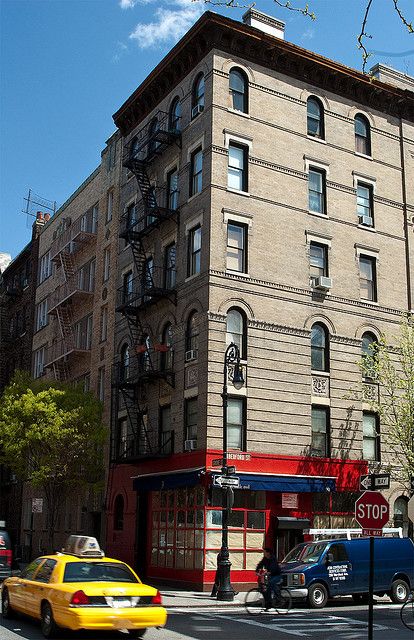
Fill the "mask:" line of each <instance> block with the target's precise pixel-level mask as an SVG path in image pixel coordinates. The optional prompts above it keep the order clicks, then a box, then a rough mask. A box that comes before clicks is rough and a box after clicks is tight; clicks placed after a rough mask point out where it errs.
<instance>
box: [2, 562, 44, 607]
mask: <svg viewBox="0 0 414 640" xmlns="http://www.w3.org/2000/svg"><path fill="white" fill-rule="evenodd" d="M42 562H43V558H36V560H33V562H31V563H30V564H28V565H27V567H26V568H25V569H23V571H22V573H21V575H20V576H19V577H18V578H17V577H16V578H12V580H13V583H11V584H9V585H8V587H7V588H8V590H9V596H10V604H11V606H12V607H13V608H14V609H16V610H18V611H23V612H26V591H27V588H28V585H29V584H30V580H31V579H32V577H33V576H34V574H35V573H36V571H37V570H38V568H39V566H40V565H41V564H42Z"/></svg>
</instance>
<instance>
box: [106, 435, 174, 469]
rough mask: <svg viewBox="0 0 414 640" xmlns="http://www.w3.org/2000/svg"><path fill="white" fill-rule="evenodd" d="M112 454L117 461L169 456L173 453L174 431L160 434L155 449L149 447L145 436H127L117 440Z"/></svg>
mask: <svg viewBox="0 0 414 640" xmlns="http://www.w3.org/2000/svg"><path fill="white" fill-rule="evenodd" d="M147 435H148V434H147ZM114 453H115V458H116V459H117V460H119V461H126V460H133V459H136V458H144V457H145V458H147V457H162V456H168V455H171V454H172V453H174V431H173V430H171V431H163V432H161V433H160V438H159V442H158V444H157V446H156V447H151V446H150V443H149V442H148V437H147V436H146V435H145V434H141V435H135V434H128V435H126V436H124V437H120V438H119V439H118V441H117V443H116V447H115V452H114Z"/></svg>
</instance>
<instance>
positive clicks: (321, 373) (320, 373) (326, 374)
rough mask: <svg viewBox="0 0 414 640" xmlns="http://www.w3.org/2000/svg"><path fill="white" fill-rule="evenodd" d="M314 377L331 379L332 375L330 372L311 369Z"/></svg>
mask: <svg viewBox="0 0 414 640" xmlns="http://www.w3.org/2000/svg"><path fill="white" fill-rule="evenodd" d="M311 375H312V376H322V377H323V378H330V377H331V374H330V372H329V371H318V370H317V369H311Z"/></svg>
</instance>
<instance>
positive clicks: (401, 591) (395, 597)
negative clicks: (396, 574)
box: [389, 579, 410, 604]
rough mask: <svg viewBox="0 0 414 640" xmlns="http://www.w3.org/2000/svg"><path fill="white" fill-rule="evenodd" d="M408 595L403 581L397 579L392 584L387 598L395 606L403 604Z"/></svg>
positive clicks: (406, 586) (407, 588) (407, 589)
mask: <svg viewBox="0 0 414 640" xmlns="http://www.w3.org/2000/svg"><path fill="white" fill-rule="evenodd" d="M409 593H410V588H409V586H408V584H407V583H406V582H405V580H401V579H398V580H394V582H393V583H392V585H391V593H390V594H389V596H390V598H391V600H392V601H393V602H394V603H395V604H403V603H404V602H405V601H406V600H407V598H408V594H409Z"/></svg>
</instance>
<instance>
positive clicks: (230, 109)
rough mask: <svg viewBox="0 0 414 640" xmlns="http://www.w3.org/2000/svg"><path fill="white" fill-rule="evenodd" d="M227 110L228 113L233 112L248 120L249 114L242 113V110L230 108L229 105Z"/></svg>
mask: <svg viewBox="0 0 414 640" xmlns="http://www.w3.org/2000/svg"><path fill="white" fill-rule="evenodd" d="M227 111H228V112H229V113H235V114H236V115H237V116H242V117H243V118H247V119H248V120H250V114H249V113H244V111H239V110H238V109H232V108H231V107H228V109H227Z"/></svg>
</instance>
